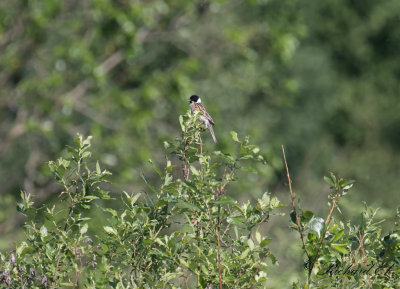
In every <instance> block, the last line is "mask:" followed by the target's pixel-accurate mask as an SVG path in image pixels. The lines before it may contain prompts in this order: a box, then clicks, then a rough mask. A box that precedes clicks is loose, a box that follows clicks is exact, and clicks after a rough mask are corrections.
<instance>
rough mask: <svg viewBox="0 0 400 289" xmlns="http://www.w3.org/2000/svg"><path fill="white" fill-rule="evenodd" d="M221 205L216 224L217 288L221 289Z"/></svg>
mask: <svg viewBox="0 0 400 289" xmlns="http://www.w3.org/2000/svg"><path fill="white" fill-rule="evenodd" d="M220 212H221V205H218V221H217V222H218V224H217V226H218V227H217V241H218V279H219V289H222V272H221V219H220Z"/></svg>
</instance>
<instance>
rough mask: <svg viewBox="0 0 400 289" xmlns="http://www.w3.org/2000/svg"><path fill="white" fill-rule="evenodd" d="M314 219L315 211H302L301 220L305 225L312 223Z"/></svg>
mask: <svg viewBox="0 0 400 289" xmlns="http://www.w3.org/2000/svg"><path fill="white" fill-rule="evenodd" d="M312 217H314V212H313V211H302V212H301V218H300V219H301V222H302V223H303V224H307V223H308V222H310V221H311V219H312Z"/></svg>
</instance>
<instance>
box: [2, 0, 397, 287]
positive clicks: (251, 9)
mask: <svg viewBox="0 0 400 289" xmlns="http://www.w3.org/2000/svg"><path fill="white" fill-rule="evenodd" d="M399 13H400V3H399V2H398V1H395V0H385V1H379V2H377V1H372V0H368V1H359V0H339V1H335V2H332V1H311V0H306V1H298V0H287V1H280V0H266V1H263V0H234V1H224V0H215V1H205V0H200V1H196V2H191V1H182V0H180V1H161V0H152V1H146V2H142V1H133V0H118V1H111V0H93V1H89V0H87V1H77V0H67V1H55V0H40V1H39V0H33V1H3V2H1V3H0V51H1V54H2V57H1V58H0V119H1V123H0V182H1V184H2V186H1V189H0V195H1V200H2V201H1V202H0V236H1V238H0V248H4V247H9V246H10V245H11V241H12V240H14V239H15V238H16V237H17V236H18V235H16V234H14V231H15V229H16V227H17V225H18V224H20V222H19V221H18V220H19V219H18V218H17V217H16V213H15V209H14V204H15V200H16V198H17V197H18V196H19V190H20V189H23V190H26V191H28V192H30V193H32V194H35V195H36V196H37V197H36V198H38V199H39V200H40V201H42V202H43V201H45V200H50V201H51V198H54V197H55V196H56V195H57V190H58V187H57V186H55V185H54V183H52V182H51V181H50V179H51V178H50V174H49V172H48V171H47V169H46V168H45V166H43V164H44V163H45V161H48V160H50V159H54V157H55V156H56V155H57V154H58V153H59V151H60V150H62V149H63V147H64V145H65V144H66V143H67V142H68V141H69V140H70V139H71V136H75V134H76V133H77V132H80V133H82V134H91V135H93V136H95V138H94V139H95V142H97V143H96V144H95V145H94V147H95V148H97V151H95V152H94V153H95V154H96V155H97V156H100V158H101V160H100V161H101V162H102V163H104V164H106V165H107V166H108V169H109V170H110V171H112V172H113V174H114V175H113V183H114V184H118V186H119V187H120V188H122V189H124V190H126V191H139V190H141V189H142V185H141V184H142V183H141V182H140V180H139V174H138V170H141V169H143V166H144V164H145V163H146V161H147V159H148V158H149V157H152V158H154V159H155V161H156V162H157V161H159V160H161V159H162V157H163V155H162V154H161V153H160V152H161V151H162V150H161V143H162V141H164V140H169V141H171V140H173V139H174V138H175V137H176V136H177V134H178V129H179V125H178V121H177V116H178V115H179V114H182V113H183V112H184V111H185V110H187V109H188V106H187V105H188V104H187V102H186V99H187V98H188V96H190V95H191V94H193V93H196V94H199V95H200V96H203V101H204V102H205V103H206V107H207V110H208V111H209V112H210V114H211V115H212V116H213V118H214V120H215V122H216V127H215V132H216V135H217V138H218V140H219V144H218V146H219V147H220V148H223V149H225V150H227V151H229V150H230V149H232V148H230V147H228V146H229V144H228V142H227V141H226V140H228V139H229V138H230V134H229V132H230V131H231V130H235V131H238V132H239V134H242V135H245V134H249V135H250V136H251V137H252V139H253V142H255V143H257V144H259V145H260V147H261V150H262V151H264V152H267V153H266V154H267V155H266V158H267V160H268V162H269V163H270V164H271V166H269V167H267V168H261V167H256V169H258V170H260V171H261V175H262V176H263V177H258V178H256V177H254V178H251V179H249V182H248V183H244V182H241V183H238V184H236V185H237V186H238V187H240V189H241V191H246V192H248V194H247V195H246V196H243V197H245V198H248V197H251V195H252V193H253V191H252V188H254V187H258V186H256V185H255V183H257V185H261V186H265V187H266V188H269V189H270V190H272V191H275V192H278V193H279V192H284V193H285V194H286V191H287V188H286V187H285V186H284V184H285V178H284V174H283V173H282V161H281V157H280V145H281V144H282V143H284V144H285V145H286V148H287V156H288V161H289V165H290V167H291V169H292V173H293V176H294V184H295V189H296V191H297V192H298V193H299V194H303V195H305V197H304V198H303V200H304V203H305V204H307V206H309V207H310V209H314V210H316V211H318V209H319V208H321V204H322V203H324V202H325V201H326V194H327V193H328V192H327V191H326V189H324V185H323V183H322V181H321V180H322V176H323V175H324V174H326V172H327V171H328V170H333V171H336V172H338V173H339V174H341V175H344V176H347V177H349V178H353V179H356V180H357V183H356V185H355V188H354V191H353V194H351V195H350V196H349V198H348V199H347V200H348V201H347V203H343V204H342V206H343V209H344V210H347V211H349V212H347V213H349V215H350V214H353V215H358V214H359V210H358V209H357V208H360V209H361V201H362V200H366V201H368V202H370V203H371V202H374V203H375V204H371V205H374V206H383V208H384V209H383V210H382V211H381V212H382V214H383V215H385V214H388V213H387V212H389V211H393V209H394V208H395V207H396V206H397V205H398V203H399V202H400V194H398V193H397V191H398V187H399V186H400V179H399V178H398V175H399V172H400V159H399V158H400V154H399V152H400V114H399V113H398V112H399V111H400V102H399V97H398V92H399V73H400V61H398V60H399V59H398V58H399V57H400V56H399V54H398V53H397V51H398V50H399V47H400V25H399V22H400V19H399V17H398V15H399ZM208 141H209V139H206V142H205V145H206V148H207V147H208V149H211V148H212V143H211V142H208ZM144 170H145V169H144ZM145 171H146V170H145ZM280 233H281V232H279V231H278V232H276V233H275V234H276V235H277V236H279V234H280ZM289 246H290V245H288V247H289ZM281 247H282V246H281ZM287 252H291V251H290V250H289V251H287ZM287 252H286V253H287ZM289 257H290V256H289ZM288 260H290V258H288ZM284 264H285V265H290V262H289V261H288V263H284ZM287 268H288V272H290V274H292V272H293V271H291V267H287ZM282 277H283V278H284V276H282ZM277 288H279V286H278V287H277Z"/></svg>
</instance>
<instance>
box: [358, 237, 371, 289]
mask: <svg viewBox="0 0 400 289" xmlns="http://www.w3.org/2000/svg"><path fill="white" fill-rule="evenodd" d="M358 235H359V236H360V248H361V252H362V254H363V256H364V265H365V267H366V268H368V265H367V257H366V256H365V251H364V244H363V243H364V237H365V236H361V233H360V231H358ZM367 277H368V283H369V288H371V289H372V284H371V279H370V277H369V273H368V271H367Z"/></svg>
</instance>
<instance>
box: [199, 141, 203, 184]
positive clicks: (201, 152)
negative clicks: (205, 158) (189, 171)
mask: <svg viewBox="0 0 400 289" xmlns="http://www.w3.org/2000/svg"><path fill="white" fill-rule="evenodd" d="M199 140H200V155H203V141H202V139H201V135H199ZM200 173H201V178H203V165H202V164H201V162H200Z"/></svg>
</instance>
